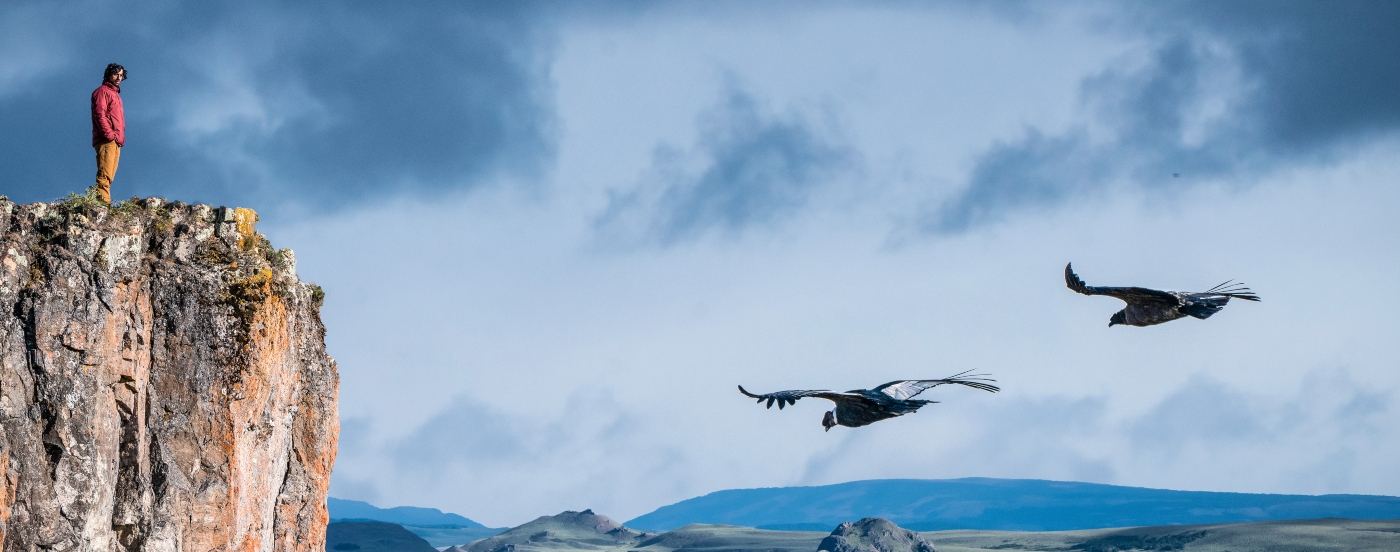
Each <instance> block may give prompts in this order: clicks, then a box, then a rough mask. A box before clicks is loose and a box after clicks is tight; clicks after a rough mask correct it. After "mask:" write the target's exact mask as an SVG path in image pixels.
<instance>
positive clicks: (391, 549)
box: [326, 521, 437, 552]
mask: <svg viewBox="0 0 1400 552" xmlns="http://www.w3.org/2000/svg"><path fill="white" fill-rule="evenodd" d="M326 552H437V549H436V548H433V546H432V545H431V544H428V541H426V540H423V538H422V537H419V536H418V535H415V534H413V533H412V532H410V531H409V530H408V529H404V528H403V527H402V526H400V525H398V524H396V523H389V522H385V521H337V522H335V523H332V524H330V525H327V526H326Z"/></svg>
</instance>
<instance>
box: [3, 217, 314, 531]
mask: <svg viewBox="0 0 1400 552" xmlns="http://www.w3.org/2000/svg"><path fill="white" fill-rule="evenodd" d="M255 220H256V214H255V213H253V212H252V211H249V210H245V209H237V210H235V209H224V208H211V207H209V206H205V205H184V204H180V203H167V202H165V201H162V200H160V199H156V198H152V199H147V200H135V199H133V200H131V201H128V202H124V203H122V204H120V205H118V206H114V207H111V208H107V207H105V206H96V205H91V204H89V203H87V202H84V201H81V200H74V201H69V202H66V203H51V204H46V203H34V204H29V205H16V204H14V203H11V202H9V201H4V200H0V231H3V234H2V235H0V343H3V349H0V350H2V351H3V353H0V471H2V472H3V473H2V474H0V531H2V532H3V543H4V550H16V551H18V550H26V551H27V550H84V551H86V550H94V551H126V550H153V551H155V550H159V551H166V550H168V551H175V550H181V551H204V550H229V551H232V550H240V551H255V550H279V551H280V550H308V551H309V550H317V551H319V550H322V549H323V547H324V539H325V528H326V523H327V521H328V520H327V513H326V506H325V504H326V490H327V486H328V484H329V481H330V471H331V465H332V464H333V463H334V461H335V450H336V448H335V447H336V439H337V431H338V429H337V427H338V423H337V417H336V416H337V415H336V387H337V384H338V376H337V374H336V368H335V362H334V361H333V360H332V359H331V358H330V357H329V356H328V355H327V354H326V350H325V344H324V335H325V329H324V327H323V326H322V325H321V321H320V315H319V309H320V303H321V298H322V294H321V292H320V288H318V287H316V286H314V285H312V284H307V283H302V282H300V281H298V279H297V276H296V268H295V267H296V263H295V259H294V257H293V256H292V252H291V251H289V250H286V249H283V250H281V251H277V250H274V249H273V248H272V247H271V245H270V244H269V243H268V242H267V239H266V238H264V237H263V236H262V235H261V234H258V233H256V232H255V231H254V225H253V222H254V221H255Z"/></svg>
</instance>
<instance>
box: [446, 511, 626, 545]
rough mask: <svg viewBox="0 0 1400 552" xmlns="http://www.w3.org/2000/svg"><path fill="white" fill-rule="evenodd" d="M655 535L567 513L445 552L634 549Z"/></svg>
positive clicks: (604, 518) (588, 515)
mask: <svg viewBox="0 0 1400 552" xmlns="http://www.w3.org/2000/svg"><path fill="white" fill-rule="evenodd" d="M652 536H654V534H653V533H646V532H641V531H634V530H632V529H628V528H627V527H624V526H623V525H622V524H621V523H618V522H616V521H613V520H612V519H611V518H609V517H608V516H604V515H599V514H595V513H593V510H584V511H582V512H575V511H566V512H563V513H560V514H558V515H553V516H542V517H539V518H536V519H535V520H534V521H531V522H529V523H526V524H524V525H521V526H519V527H515V528H512V529H511V530H509V531H506V532H504V533H501V534H499V535H496V536H494V537H491V538H489V539H482V540H479V541H476V542H473V543H471V544H468V545H463V546H453V547H451V548H448V549H447V551H445V552H526V551H532V550H548V549H568V550H578V549H582V550H596V549H599V548H617V547H633V546H636V545H637V543H640V542H642V541H644V540H646V539H649V538H651V537H652Z"/></svg>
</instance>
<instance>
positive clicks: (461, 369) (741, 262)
mask: <svg viewBox="0 0 1400 552" xmlns="http://www.w3.org/2000/svg"><path fill="white" fill-rule="evenodd" d="M206 4H209V5H206ZM111 62H117V63H121V64H123V65H124V66H125V67H126V68H127V70H128V73H129V79H128V80H127V81H126V82H124V83H123V84H122V98H123V102H124V104H125V108H126V114H127V121H128V122H127V145H126V147H125V148H124V149H123V154H122V160H121V165H120V167H119V169H118V173H117V177H116V181H115V183H114V184H113V196H114V197H116V198H125V197H130V196H132V195H136V196H141V197H147V196H152V195H155V196H162V197H167V198H171V199H176V200H180V201H185V202H189V203H193V202H205V203H211V204H217V205H230V206H232V205H237V206H243V207H250V208H254V209H256V210H257V211H258V212H259V214H260V216H261V221H260V222H259V227H258V228H259V230H260V231H261V232H263V233H264V234H266V235H267V236H268V237H269V238H270V239H271V241H272V242H273V244H274V245H275V246H277V247H288V248H291V249H293V250H294V251H295V252H296V258H297V260H298V271H299V274H300V276H301V278H302V279H303V280H304V281H312V282H316V283H318V284H320V285H321V286H322V287H323V288H324V289H325V291H326V301H325V306H324V308H323V309H322V317H323V320H324V322H325V324H326V327H327V335H326V343H327V348H328V350H329V352H330V354H331V355H332V356H334V357H335V358H336V360H337V362H338V364H339V368H340V376H341V385H340V397H339V398H340V417H341V434H340V438H341V440H340V448H339V457H338V460H337V463H336V466H335V470H334V474H333V476H332V485H331V494H332V496H336V497H339V498H345V499H355V500H365V501H369V502H371V503H374V504H376V505H379V506H383V507H390V506H398V505H414V506H425V507H435V508H440V509H443V510H446V511H452V512H456V513H459V514H462V515H465V516H467V517H469V518H472V519H474V520H476V521H479V522H482V523H484V524H486V525H488V526H497V527H499V526H513V525H518V524H520V523H523V522H525V521H528V520H530V519H533V518H535V517H537V516H541V515H549V514H554V513H557V512H559V511H562V510H566V509H572V510H581V509H584V508H592V509H594V510H595V511H597V512H599V513H603V514H606V515H609V516H611V517H613V518H615V519H619V520H626V519H630V518H632V517H636V516H639V515H642V514H644V513H647V512H649V511H651V510H653V509H655V508H657V507H660V506H664V505H667V504H671V503H674V502H676V501H679V500H683V499H686V498H691V497H694V496H698V495H702V494H705V493H709V492H713V491H716V490H722V489H729V488H746V487H773V486H789V485H816V484H828V483H838V482H844V481H852V480H859V479H876V478H894V477H901V478H955V477H1004V478H1041V479H1057V480H1074V481H1087V482H1096V483H1109V484H1119V485H1133V486H1145V487H1157V488H1168V489H1183V490H1210V491H1242V492H1272V493H1307V494H1321V493H1360V494H1388V495H1400V469H1396V467H1397V466H1396V462H1395V458H1400V428H1397V426H1396V424H1395V423H1394V420H1396V419H1397V416H1400V348H1398V347H1396V345H1395V344H1394V336H1396V335H1400V289H1397V286H1395V285H1394V281H1395V280H1394V274H1395V273H1396V272H1397V270H1398V269H1400V239H1398V238H1400V224H1397V223H1396V222H1395V220H1396V219H1395V215H1394V213H1395V212H1396V211H1397V210H1400V187H1397V186H1396V185H1395V184H1396V177H1397V175H1400V156H1397V155H1396V152H1397V148H1400V94H1397V93H1396V91H1397V90H1400V4H1395V3H1393V2H1383V1H1337V2H1327V3H1318V2H1289V1H1268V2H1265V1H1259V2H1252V1H1245V0H1240V1H1235V2H1228V3H1224V2H1205V1H1202V2H1187V1H1175V2H1097V1H1089V0H1083V1H1069V2H1056V3H1043V2H1016V1H1005V2H897V1H889V2H823V1H817V2H810V1H809V2H783V1H772V2H726V1H720V2H698V1H696V2H682V1H672V2H653V3H630V2H590V3H574V2H560V3H551V2H510V3H502V2H445V1H444V2H433V1H424V2H419V3H414V4H412V5H411V6H410V7H401V6H388V5H384V4H382V3H371V2H326V1H321V0H312V1H307V2H300V3H295V4H286V3H280V2H260V1H252V2H242V3H237V4H229V5H217V4H210V3H194V4H192V3H184V2H173V1H157V2H150V3H142V4H140V5H130V4H118V3H112V2H103V1H79V2H47V1H44V2H31V1H25V0H20V1H16V2H6V3H4V4H2V5H0V152H4V153H3V154H0V193H4V194H6V195H8V196H9V197H10V198H12V199H14V200H16V201H21V202H32V201H46V200H52V199H54V198H57V197H61V196H63V195H65V194H67V193H69V192H75V191H81V189H82V188H83V187H85V186H87V185H88V183H89V182H90V181H91V179H92V175H93V174H94V172H95V168H94V167H93V164H94V162H93V153H92V150H91V149H90V138H89V137H90V130H89V119H88V113H87V110H86V109H85V107H86V106H87V96H88V95H89V94H90V93H91V91H92V89H93V88H95V87H96V86H97V85H98V84H99V82H100V79H101V73H102V69H103V68H104V67H105V66H106V64H107V63H111ZM1068 262H1073V263H1075V264H1074V267H1075V269H1076V271H1077V272H1078V273H1079V275H1080V276H1081V277H1082V278H1083V279H1084V280H1085V281H1086V282H1088V283H1089V284H1090V285H1139V286H1146V287H1155V288H1159V289H1171V290H1184V291H1201V290H1205V289H1207V288H1210V287H1211V286H1214V285H1215V284H1218V283H1220V282H1222V281H1225V280H1228V279H1236V280H1241V281H1243V282H1245V283H1246V284H1247V285H1249V286H1250V287H1251V288H1252V289H1253V290H1254V291H1256V292H1257V293H1258V294H1259V295H1260V296H1261V297H1262V298H1263V301H1262V302H1260V303H1247V302H1238V301H1237V302H1231V303H1230V304H1229V306H1228V307H1227V308H1225V309H1224V310H1223V311H1221V312H1220V313H1218V314H1216V315H1215V316H1214V317H1212V318H1210V319H1209V320H1205V321H1201V320H1194V319H1187V320H1181V321H1176V322H1171V323H1168V324H1164V325H1160V326H1154V327H1149V328H1135V327H1123V326H1115V327H1112V328H1109V327H1107V322H1108V318H1109V316H1110V315H1111V314H1112V313H1113V312H1114V311H1116V310H1118V309H1119V308H1120V307H1121V303H1120V302H1118V301H1117V300H1114V299H1111V298H1106V297H1084V296H1081V295H1078V294H1075V293H1073V292H1071V291H1069V290H1068V289H1066V288H1065V287H1064V280H1063V269H1064V266H1065V264H1066V263H1068ZM964 370H975V371H977V372H982V373H989V374H991V375H992V377H994V378H995V379H996V380H997V381H998V383H999V385H1001V386H1002V388H1003V391H1002V392H1001V393H998V394H995V395H993V394H987V393H982V392H979V391H975V390H972V389H967V388H949V387H941V388H937V389H934V390H932V391H930V392H928V394H927V395H925V396H923V397H921V398H926V399H932V400H938V401H941V402H940V403H939V404H934V405H930V406H928V407H926V408H925V409H923V410H921V411H920V412H918V413H917V414H914V415H909V416H904V417H901V418H897V419H893V420H888V421H884V422H880V423H878V424H874V425H871V426H867V427H863V428H856V429H852V428H844V427H838V428H836V429H833V430H832V431H831V432H823V431H822V428H821V425H820V420H821V414H822V412H823V411H824V410H826V409H828V408H829V403H826V402H825V401H818V400H806V401H801V402H799V403H798V404H797V405H795V407H789V408H788V409H785V410H783V411H778V410H777V409H774V410H771V411H770V410H764V409H763V408H762V407H760V406H756V405H754V404H753V402H752V401H751V400H748V399H745V398H744V397H742V396H740V395H739V394H738V392H737V390H736V389H735V385H737V384H742V385H744V386H745V388H747V389H750V390H754V391H760V392H768V391H776V390H782V389H834V390H846V389H857V388H869V387H873V386H875V385H879V384H881V383H884V382H887V381H891V380H896V379H919V378H938V377H945V376H949V375H952V374H955V373H958V372H962V371H964Z"/></svg>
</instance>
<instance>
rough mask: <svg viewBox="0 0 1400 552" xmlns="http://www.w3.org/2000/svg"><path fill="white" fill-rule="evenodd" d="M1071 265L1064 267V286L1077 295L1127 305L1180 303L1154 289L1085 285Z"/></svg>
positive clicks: (1169, 295)
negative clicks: (1115, 300) (1100, 297)
mask: <svg viewBox="0 0 1400 552" xmlns="http://www.w3.org/2000/svg"><path fill="white" fill-rule="evenodd" d="M1071 265H1073V263H1070V264H1066V265H1065V285H1066V286H1067V287H1069V289H1072V290H1074V291H1075V292H1077V293H1082V294H1084V295H1107V296H1109V297H1116V298H1118V299H1122V300H1123V301H1124V302H1127V303H1161V304H1166V305H1173V306H1175V305H1177V304H1180V302H1181V300H1180V299H1178V298H1177V296H1176V295H1173V294H1171V293H1169V292H1165V291H1161V290H1156V289H1148V288H1140V287H1104V286H1089V285H1085V284H1084V280H1080V279H1079V275H1077V274H1075V273H1074V269H1073V267H1072V266H1071Z"/></svg>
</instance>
